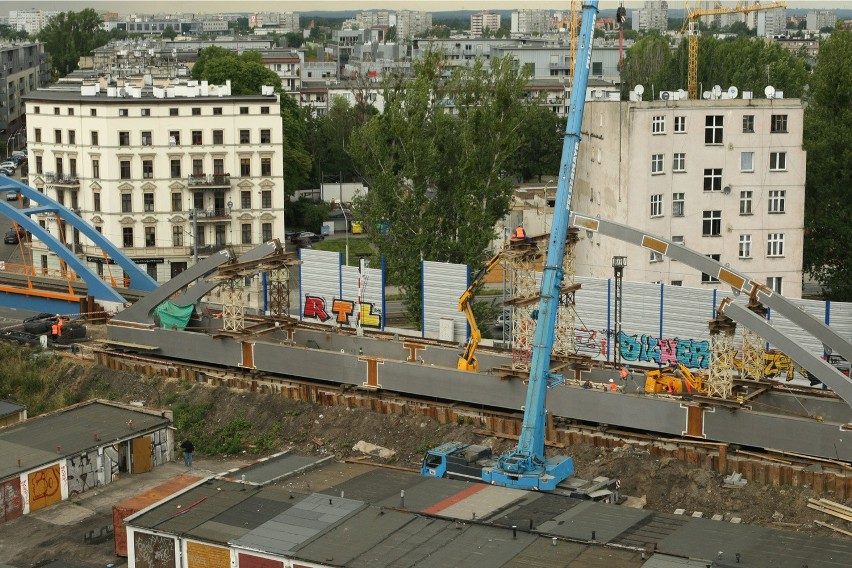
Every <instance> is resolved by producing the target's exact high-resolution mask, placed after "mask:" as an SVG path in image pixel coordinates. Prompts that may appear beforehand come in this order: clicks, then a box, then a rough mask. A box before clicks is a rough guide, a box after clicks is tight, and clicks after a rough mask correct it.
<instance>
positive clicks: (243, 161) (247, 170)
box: [240, 158, 251, 177]
mask: <svg viewBox="0 0 852 568" xmlns="http://www.w3.org/2000/svg"><path fill="white" fill-rule="evenodd" d="M240 175H241V176H243V177H248V176H250V175H251V158H240Z"/></svg>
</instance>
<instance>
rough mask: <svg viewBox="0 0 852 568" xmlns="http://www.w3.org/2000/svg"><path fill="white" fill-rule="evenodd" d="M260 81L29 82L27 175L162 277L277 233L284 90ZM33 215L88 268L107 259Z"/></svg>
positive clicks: (38, 257) (39, 258) (99, 267)
mask: <svg viewBox="0 0 852 568" xmlns="http://www.w3.org/2000/svg"><path fill="white" fill-rule="evenodd" d="M264 92H265V93H268V94H264V95H245V96H236V95H231V94H230V85H226V86H220V87H216V86H208V85H207V84H206V82H205V83H202V84H201V85H197V84H195V83H194V82H190V83H189V84H185V85H178V86H170V87H168V88H167V89H163V88H158V87H153V88H151V87H148V88H141V89H140V88H138V87H127V88H116V87H107V88H106V90H103V89H101V88H99V86H97V85H84V86H82V88H80V89H78V90H76V91H68V90H49V89H45V90H39V91H36V92H33V93H31V94H29V95H28V96H27V97H26V107H27V132H28V139H29V142H28V152H29V185H30V186H31V187H33V188H36V189H37V190H39V191H42V192H45V193H46V194H47V195H48V196H50V197H52V198H54V199H56V200H57V201H59V202H60V203H62V204H64V205H65V206H67V207H70V208H72V209H74V210H75V211H76V212H77V213H78V215H80V216H81V217H82V218H83V219H84V220H86V221H87V222H89V223H90V224H91V225H93V226H94V227H95V229H97V230H98V231H99V232H100V233H102V234H103V235H105V236H106V237H107V238H108V239H109V240H111V241H112V242H113V243H115V244H116V245H117V246H120V247H122V248H123V251H124V252H125V254H126V255H127V256H128V257H130V258H132V259H133V260H134V261H135V262H136V263H138V264H140V265H144V266H145V268H146V269H147V271H148V273H149V274H150V275H151V276H152V277H154V278H156V279H157V280H158V281H160V282H163V281H166V280H168V279H170V278H171V277H173V276H174V275H176V274H178V273H179V272H181V271H182V270H184V269H185V268H186V267H187V266H188V264H189V263H192V262H193V260H194V259H193V257H194V256H196V254H197V256H199V257H204V256H207V255H209V254H212V253H214V252H216V251H218V250H221V249H223V248H226V247H232V248H233V249H235V251H236V252H237V253H242V252H245V251H247V250H249V249H251V248H253V247H254V246H256V245H258V244H260V243H263V242H266V241H269V240H271V239H272V238H283V237H284V178H283V165H284V164H283V154H282V123H281V117H280V111H279V98H278V96H277V95H276V94H274V93H273V92H272V89H271V88H264ZM36 219H37V220H38V222H39V223H41V224H42V225H43V226H44V227H46V228H48V229H49V230H50V232H51V233H52V234H53V235H64V240H65V242H66V243H69V246H71V247H72V248H73V250H74V251H75V252H76V253H77V254H78V255H79V256H80V257H81V258H82V259H84V260H85V261H86V262H87V264H88V265H89V267H90V268H92V269H93V270H95V271H97V272H98V273H100V274H104V273H105V272H106V271H107V270H109V269H110V268H111V267H109V266H107V267H105V266H104V259H103V256H102V253H101V251H100V249H98V248H97V247H95V246H94V245H92V244H91V243H89V242H88V241H83V240H82V237H81V235H80V234H78V233H77V232H76V230H75V231H74V232H73V233H69V232H67V231H66V230H65V229H66V227H64V226H63V227H58V226H57V221H56V218H55V217H53V216H50V215H40V216H37V217H36ZM68 230H70V226H68ZM33 247H34V255H33V257H34V262H35V264H36V265H37V266H38V265H39V264H40V265H41V266H42V267H44V268H55V267H56V266H58V260H57V259H56V257H55V256H53V255H52V254H51V253H50V252H49V251H48V250H47V249H46V247H44V246H43V245H41V246H39V244H38V243H35V244H34V245H33ZM114 270H115V269H114V268H113V272H111V275H112V276H113V277H115V276H116V275H115V272H114ZM120 276H121V274H119V275H118V277H120Z"/></svg>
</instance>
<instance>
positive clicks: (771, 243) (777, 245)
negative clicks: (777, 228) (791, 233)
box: [766, 233, 784, 257]
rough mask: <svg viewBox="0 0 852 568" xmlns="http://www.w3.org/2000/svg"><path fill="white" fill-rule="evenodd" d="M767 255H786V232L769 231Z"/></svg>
mask: <svg viewBox="0 0 852 568" xmlns="http://www.w3.org/2000/svg"><path fill="white" fill-rule="evenodd" d="M766 256H770V257H771V256H784V233H769V235H767V237H766Z"/></svg>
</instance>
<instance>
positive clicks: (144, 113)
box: [142, 108, 151, 116]
mask: <svg viewBox="0 0 852 568" xmlns="http://www.w3.org/2000/svg"><path fill="white" fill-rule="evenodd" d="M142 116H151V109H149V108H143V109H142Z"/></svg>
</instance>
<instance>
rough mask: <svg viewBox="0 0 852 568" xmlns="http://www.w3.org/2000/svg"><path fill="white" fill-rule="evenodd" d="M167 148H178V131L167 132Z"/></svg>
mask: <svg viewBox="0 0 852 568" xmlns="http://www.w3.org/2000/svg"><path fill="white" fill-rule="evenodd" d="M169 146H180V130H169Z"/></svg>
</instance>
